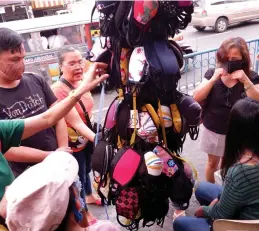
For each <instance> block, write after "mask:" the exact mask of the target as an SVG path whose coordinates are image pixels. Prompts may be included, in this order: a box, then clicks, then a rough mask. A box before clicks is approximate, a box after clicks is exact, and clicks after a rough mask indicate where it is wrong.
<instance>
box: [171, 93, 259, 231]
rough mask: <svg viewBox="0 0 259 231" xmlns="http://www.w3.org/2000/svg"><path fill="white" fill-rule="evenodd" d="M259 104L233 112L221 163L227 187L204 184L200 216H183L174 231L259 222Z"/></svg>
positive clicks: (235, 108) (239, 105) (199, 192)
mask: <svg viewBox="0 0 259 231" xmlns="http://www.w3.org/2000/svg"><path fill="white" fill-rule="evenodd" d="M258 140H259V102H258V101H255V100H253V99H250V98H245V99H242V100H240V101H238V102H237V103H236V104H235V105H234V106H233V108H232V110H231V113H230V119H229V125H228V131H227V135H226V148H225V153H224V156H223V159H222V164H221V170H222V171H221V174H222V179H223V182H224V187H221V186H218V185H214V184H211V183H206V182H203V183H201V184H200V185H199V187H198V188H197V190H196V198H197V200H198V201H199V203H200V204H201V205H202V207H200V208H198V209H197V211H196V213H195V216H196V217H179V218H178V219H176V220H175V221H174V224H173V227H174V231H210V226H211V225H212V221H213V220H216V219H239V220H255V219H259V142H258Z"/></svg>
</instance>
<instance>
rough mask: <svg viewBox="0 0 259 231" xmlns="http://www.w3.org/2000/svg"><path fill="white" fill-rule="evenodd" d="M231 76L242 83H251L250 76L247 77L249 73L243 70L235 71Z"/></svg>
mask: <svg viewBox="0 0 259 231" xmlns="http://www.w3.org/2000/svg"><path fill="white" fill-rule="evenodd" d="M230 78H231V79H235V80H238V81H239V82H240V83H242V84H246V83H250V80H249V78H248V77H247V75H246V74H245V72H244V71H243V70H238V71H234V72H233V73H232V74H231V75H230Z"/></svg>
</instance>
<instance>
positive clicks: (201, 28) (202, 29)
mask: <svg viewBox="0 0 259 231" xmlns="http://www.w3.org/2000/svg"><path fill="white" fill-rule="evenodd" d="M194 28H195V29H196V30H197V31H204V30H205V28H206V26H194Z"/></svg>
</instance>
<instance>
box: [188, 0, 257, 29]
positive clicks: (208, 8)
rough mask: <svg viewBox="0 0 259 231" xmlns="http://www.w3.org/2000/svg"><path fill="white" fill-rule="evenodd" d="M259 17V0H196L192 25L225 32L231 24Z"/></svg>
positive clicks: (196, 27) (197, 27)
mask: <svg viewBox="0 0 259 231" xmlns="http://www.w3.org/2000/svg"><path fill="white" fill-rule="evenodd" d="M254 19H259V0H196V1H195V7H194V13H193V15H192V22H191V25H193V27H194V28H195V29H197V30H198V31H203V30H205V28H206V27H211V28H213V29H214V30H215V31H216V32H218V33H220V32H224V31H226V30H227V28H228V26H229V25H232V24H236V23H241V22H247V21H251V20H254Z"/></svg>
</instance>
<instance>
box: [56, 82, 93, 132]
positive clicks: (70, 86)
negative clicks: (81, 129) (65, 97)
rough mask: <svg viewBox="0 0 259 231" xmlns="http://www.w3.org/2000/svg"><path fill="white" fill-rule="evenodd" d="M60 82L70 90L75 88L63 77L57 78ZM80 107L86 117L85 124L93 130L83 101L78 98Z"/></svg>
mask: <svg viewBox="0 0 259 231" xmlns="http://www.w3.org/2000/svg"><path fill="white" fill-rule="evenodd" d="M59 81H60V82H62V83H64V84H65V85H67V86H68V87H69V88H70V90H74V89H75V88H74V87H73V86H72V85H71V83H69V82H68V81H67V80H66V79H64V78H60V79H59ZM78 103H79V105H80V107H81V108H82V110H83V112H84V116H85V119H86V122H87V126H88V127H89V128H90V129H91V130H92V131H93V127H92V123H91V120H90V117H89V114H88V112H87V110H86V108H85V105H84V103H83V102H82V100H79V101H78Z"/></svg>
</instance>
